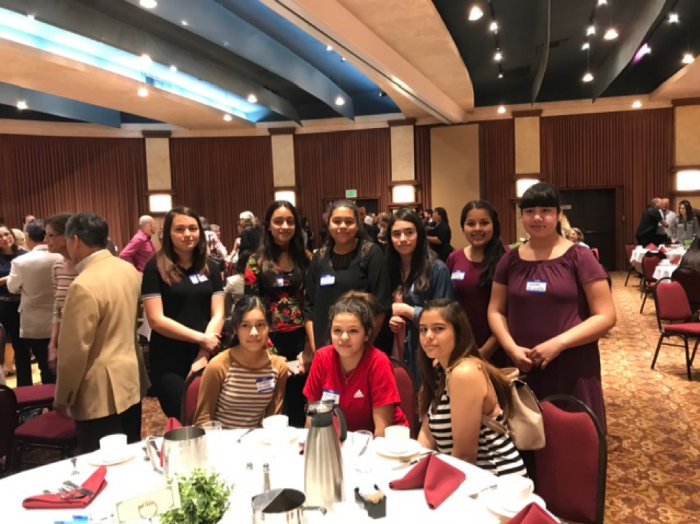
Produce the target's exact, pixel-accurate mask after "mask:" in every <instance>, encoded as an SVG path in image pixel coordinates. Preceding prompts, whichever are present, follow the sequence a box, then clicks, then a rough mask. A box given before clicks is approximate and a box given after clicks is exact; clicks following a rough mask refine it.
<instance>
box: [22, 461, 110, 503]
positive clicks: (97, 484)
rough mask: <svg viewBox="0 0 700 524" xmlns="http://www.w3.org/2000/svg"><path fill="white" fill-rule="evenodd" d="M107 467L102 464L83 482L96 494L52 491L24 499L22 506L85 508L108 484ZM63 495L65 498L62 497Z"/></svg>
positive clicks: (75, 491)
mask: <svg viewBox="0 0 700 524" xmlns="http://www.w3.org/2000/svg"><path fill="white" fill-rule="evenodd" d="M106 474H107V468H106V467H104V466H100V467H99V468H97V469H96V470H95V472H94V473H93V474H92V475H90V478H88V479H87V480H86V481H85V482H83V484H82V486H81V487H82V488H84V489H88V490H90V491H92V492H93V493H94V495H92V496H89V495H82V494H81V492H80V491H78V490H73V491H71V492H68V493H51V494H48V495H35V496H33V497H29V498H26V499H24V501H22V506H23V507H24V508H26V509H61V508H84V507H86V506H88V505H89V504H90V503H91V502H92V501H93V499H94V498H95V497H96V496H97V495H99V494H100V493H101V492H102V490H103V489H105V487H106V486H107V481H106V480H105V475H106ZM61 497H63V498H61Z"/></svg>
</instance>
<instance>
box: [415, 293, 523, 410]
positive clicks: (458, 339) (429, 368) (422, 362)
mask: <svg viewBox="0 0 700 524" xmlns="http://www.w3.org/2000/svg"><path fill="white" fill-rule="evenodd" d="M426 311H438V312H439V313H440V316H441V317H442V319H443V320H444V321H445V322H446V323H447V324H450V325H451V326H452V328H453V330H454V333H455V347H454V349H453V350H452V353H451V354H450V359H449V362H448V366H447V368H448V370H451V369H452V368H453V367H454V366H455V365H456V364H457V363H458V362H459V361H460V360H462V359H463V358H474V359H476V360H478V361H479V365H480V366H482V368H483V369H484V371H485V372H486V375H487V376H488V378H489V379H490V380H491V383H492V384H493V387H494V389H495V391H496V397H497V398H498V404H499V405H500V406H501V408H502V409H503V410H504V411H505V415H506V418H508V417H507V416H508V414H509V413H510V410H511V409H512V401H511V397H510V383H509V381H508V378H507V377H506V376H505V375H504V374H503V373H502V372H501V371H499V370H498V369H497V368H495V367H493V366H492V365H491V364H489V363H488V362H486V361H485V360H484V359H483V358H482V357H481V354H479V350H478V348H477V347H476V343H475V342H474V335H473V334H472V329H471V326H470V325H469V320H468V319H467V315H466V313H465V312H464V310H463V309H462V306H460V305H459V303H458V302H454V301H452V300H448V299H446V298H438V299H435V300H429V301H428V302H426V303H425V307H424V308H423V312H422V313H421V316H420V317H419V319H418V325H419V326H420V323H421V321H422V318H423V315H425V312H426ZM418 369H419V371H420V377H421V389H420V392H419V394H418V401H419V407H420V414H421V416H424V415H426V414H427V413H428V411H430V410H432V413H436V411H437V406H438V404H439V403H440V398H442V394H443V393H444V392H445V387H446V382H447V374H446V370H443V369H442V367H440V366H439V365H438V366H436V365H434V363H433V360H432V359H430V358H429V357H428V355H426V353H425V351H424V350H423V347H422V346H421V348H420V349H419V351H418Z"/></svg>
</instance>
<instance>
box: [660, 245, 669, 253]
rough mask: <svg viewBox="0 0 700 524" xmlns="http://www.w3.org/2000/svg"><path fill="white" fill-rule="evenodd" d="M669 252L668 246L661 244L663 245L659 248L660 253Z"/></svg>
mask: <svg viewBox="0 0 700 524" xmlns="http://www.w3.org/2000/svg"><path fill="white" fill-rule="evenodd" d="M667 252H668V251H666V248H665V247H664V246H661V247H660V248H659V253H667Z"/></svg>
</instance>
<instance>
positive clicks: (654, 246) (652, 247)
mask: <svg viewBox="0 0 700 524" xmlns="http://www.w3.org/2000/svg"><path fill="white" fill-rule="evenodd" d="M657 247H659V246H657V245H656V244H647V245H646V247H645V248H644V249H656V248H657Z"/></svg>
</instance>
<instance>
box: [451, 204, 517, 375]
mask: <svg viewBox="0 0 700 524" xmlns="http://www.w3.org/2000/svg"><path fill="white" fill-rule="evenodd" d="M459 223H460V224H461V226H462V231H464V236H465V237H466V239H467V242H469V245H468V246H467V247H465V248H464V249H458V250H456V251H453V252H452V253H451V254H450V256H449V257H448V258H447V268H448V269H449V270H450V274H451V278H452V283H453V284H454V286H455V289H456V290H457V300H458V301H459V304H460V305H461V306H462V309H464V312H465V313H466V314H467V318H468V319H469V324H471V328H472V332H473V333H474V341H475V342H476V346H477V348H478V349H479V354H480V355H481V356H482V357H483V358H484V359H485V360H489V361H491V362H492V363H493V364H494V365H496V366H499V367H502V366H505V365H506V362H507V357H506V355H505V353H504V352H503V350H502V349H500V347H499V345H498V340H496V337H495V336H494V335H493V334H492V333H491V328H490V327H489V323H488V317H487V310H488V307H489V300H490V299H491V284H492V283H493V274H494V272H495V271H496V266H497V265H498V262H499V260H501V257H502V256H503V255H504V254H505V252H506V251H505V249H504V247H503V243H502V242H501V223H500V222H499V221H498V212H497V211H496V209H495V208H494V207H493V206H492V205H491V204H490V203H489V202H487V201H486V200H472V201H471V202H469V203H468V204H467V205H466V206H464V209H462V216H461V218H460V222H459Z"/></svg>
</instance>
